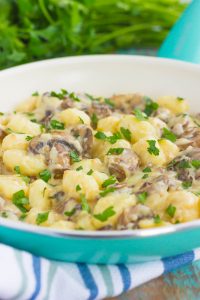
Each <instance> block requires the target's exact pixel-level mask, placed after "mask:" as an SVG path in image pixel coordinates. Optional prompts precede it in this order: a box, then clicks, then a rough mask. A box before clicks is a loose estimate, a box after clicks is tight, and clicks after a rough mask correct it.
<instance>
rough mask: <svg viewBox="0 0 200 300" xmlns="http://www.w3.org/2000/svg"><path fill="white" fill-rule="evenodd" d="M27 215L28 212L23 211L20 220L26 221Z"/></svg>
mask: <svg viewBox="0 0 200 300" xmlns="http://www.w3.org/2000/svg"><path fill="white" fill-rule="evenodd" d="M26 217H27V213H23V214H21V216H20V217H19V220H20V221H24V220H25V219H26Z"/></svg>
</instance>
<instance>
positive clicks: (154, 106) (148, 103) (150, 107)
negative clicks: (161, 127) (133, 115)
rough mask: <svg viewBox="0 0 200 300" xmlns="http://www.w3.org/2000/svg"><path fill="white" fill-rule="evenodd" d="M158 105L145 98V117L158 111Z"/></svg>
mask: <svg viewBox="0 0 200 300" xmlns="http://www.w3.org/2000/svg"><path fill="white" fill-rule="evenodd" d="M158 107H159V105H158V103H156V102H154V101H153V100H151V99H150V98H148V97H147V98H146V105H145V109H144V112H145V114H146V115H147V116H150V115H151V114H152V113H153V112H155V111H156V110H157V109H158Z"/></svg>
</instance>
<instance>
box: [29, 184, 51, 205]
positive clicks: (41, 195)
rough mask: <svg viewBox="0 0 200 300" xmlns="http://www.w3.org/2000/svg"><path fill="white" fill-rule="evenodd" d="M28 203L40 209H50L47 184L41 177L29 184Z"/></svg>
mask: <svg viewBox="0 0 200 300" xmlns="http://www.w3.org/2000/svg"><path fill="white" fill-rule="evenodd" d="M29 203H30V206H31V207H35V208H38V209H40V210H49V209H50V198H49V185H48V184H47V183H46V182H44V181H43V180H41V179H38V180H36V181H34V182H33V183H31V184H30V188H29Z"/></svg>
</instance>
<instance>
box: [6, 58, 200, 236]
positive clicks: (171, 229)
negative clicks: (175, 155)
mask: <svg viewBox="0 0 200 300" xmlns="http://www.w3.org/2000/svg"><path fill="white" fill-rule="evenodd" d="M99 59H101V60H103V61H105V62H106V61H108V60H110V59H112V60H137V61H146V62H147V63H149V64H152V63H162V64H165V65H168V66H170V65H177V67H181V68H182V69H183V70H187V69H193V70H194V71H200V65H195V64H194V63H189V62H183V61H179V60H176V59H169V58H161V57H159V58H158V57H147V56H142V55H124V54H109V55H107V54H106V55H105V54H104V55H83V56H72V57H61V58H53V59H47V60H41V61H36V62H31V63H28V64H24V65H20V66H16V67H12V68H8V69H5V70H2V71H0V77H1V76H4V75H6V76H8V75H9V73H13V72H14V73H18V72H20V71H23V69H24V70H26V69H28V68H29V67H30V66H31V67H33V68H34V67H36V68H37V66H38V65H41V66H45V64H55V63H57V64H62V63H63V62H64V61H66V60H67V61H69V62H71V63H73V62H79V61H82V60H84V61H95V60H99ZM199 73H200V72H199ZM0 226H3V227H7V228H10V229H15V230H20V231H26V232H30V233H35V234H40V235H47V236H52V237H62V238H74V239H76V238H87V239H88V238H91V239H127V238H148V237H152V236H159V235H164V234H170V233H175V232H181V231H186V230H189V229H196V228H200V219H197V220H194V221H190V222H186V223H182V224H176V225H169V226H166V227H155V228H150V229H133V230H123V231H119V230H105V231H89V230H87V231H83V230H65V231H64V230H58V229H53V228H48V227H41V226H36V225H31V224H28V223H23V222H20V221H13V220H8V219H4V218H2V217H0Z"/></svg>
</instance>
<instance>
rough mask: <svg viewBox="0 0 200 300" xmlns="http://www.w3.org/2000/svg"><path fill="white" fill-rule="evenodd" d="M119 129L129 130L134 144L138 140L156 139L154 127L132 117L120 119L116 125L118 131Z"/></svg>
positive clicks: (127, 116)
mask: <svg viewBox="0 0 200 300" xmlns="http://www.w3.org/2000/svg"><path fill="white" fill-rule="evenodd" d="M121 127H123V128H126V129H129V130H130V132H131V141H132V143H135V142H137V141H139V140H140V139H147V138H152V137H157V132H156V129H155V128H154V126H152V125H151V124H150V123H149V122H148V121H140V120H138V119H137V118H136V117H135V116H132V115H125V116H124V117H122V119H121V121H120V122H119V125H118V130H120V128H121Z"/></svg>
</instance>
